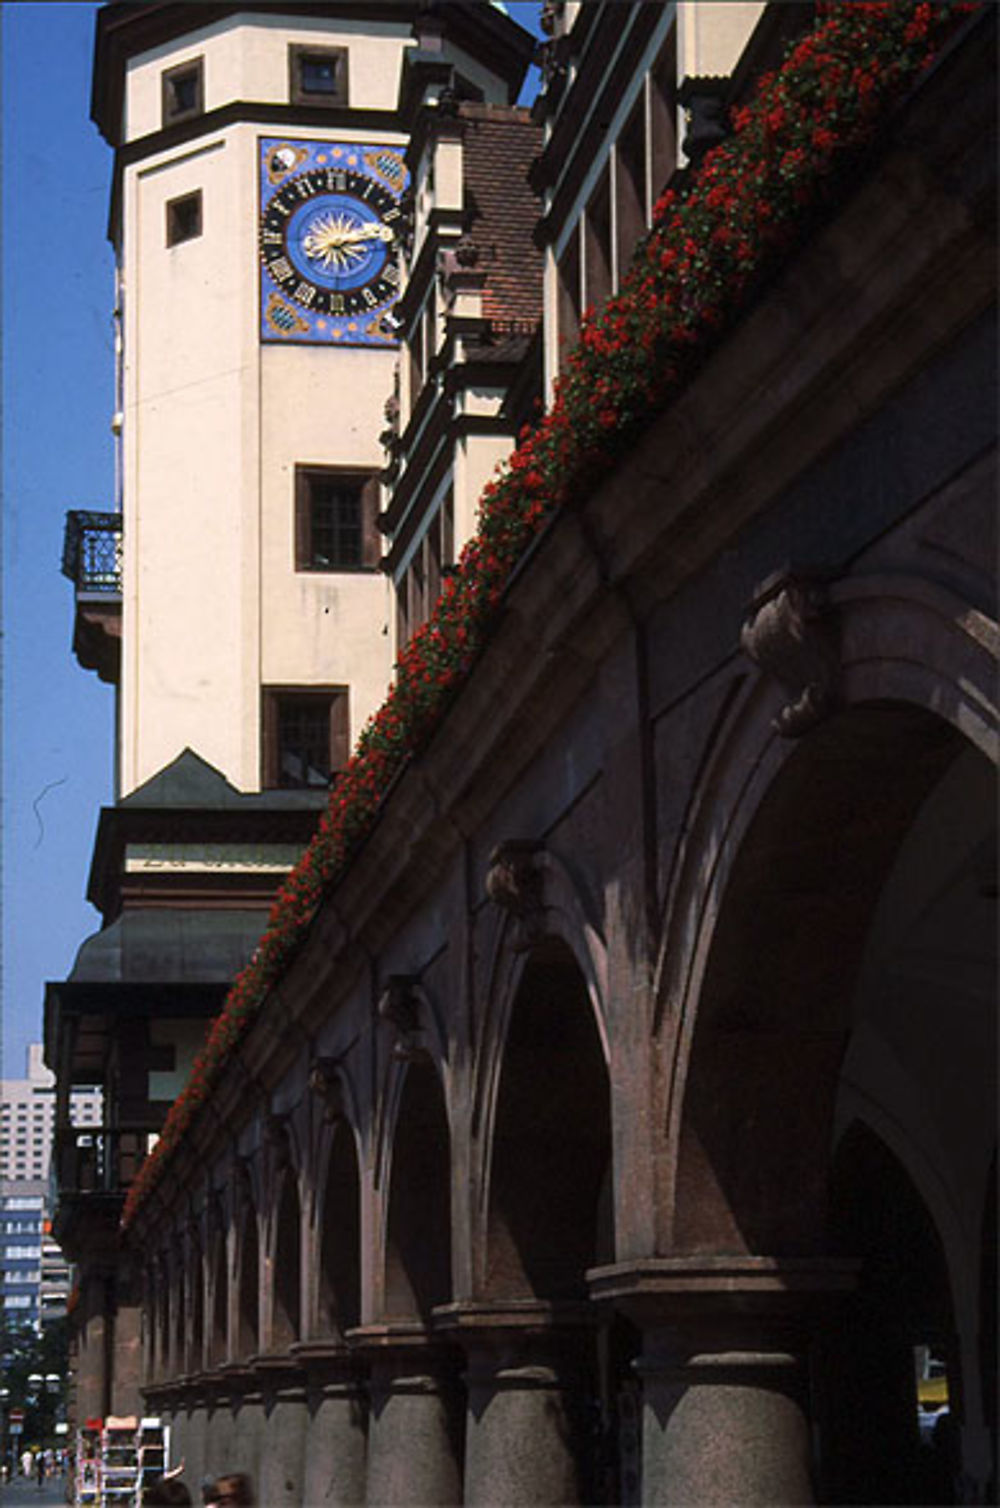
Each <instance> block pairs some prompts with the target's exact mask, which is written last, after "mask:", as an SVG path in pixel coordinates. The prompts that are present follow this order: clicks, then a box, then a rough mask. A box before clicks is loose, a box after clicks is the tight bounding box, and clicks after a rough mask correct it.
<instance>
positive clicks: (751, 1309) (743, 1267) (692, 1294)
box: [587, 1256, 860, 1329]
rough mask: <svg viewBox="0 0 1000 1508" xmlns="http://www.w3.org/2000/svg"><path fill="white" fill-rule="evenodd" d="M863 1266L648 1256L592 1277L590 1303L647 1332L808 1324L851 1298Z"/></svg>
mask: <svg viewBox="0 0 1000 1508" xmlns="http://www.w3.org/2000/svg"><path fill="white" fill-rule="evenodd" d="M859 1267H860V1263H859V1262H858V1261H857V1260H856V1259H854V1258H846V1257H754V1256H693V1257H642V1258H639V1259H637V1260H635V1261H631V1262H619V1263H615V1264H614V1265H613V1266H609V1267H593V1268H591V1269H590V1271H589V1272H588V1273H587V1281H588V1284H589V1286H590V1292H591V1297H592V1298H593V1299H595V1300H598V1301H603V1302H606V1303H611V1304H613V1305H614V1306H615V1307H616V1308H619V1309H621V1310H622V1311H623V1313H625V1314H627V1315H628V1317H629V1318H630V1319H632V1320H633V1321H634V1322H635V1323H636V1324H638V1325H639V1326H640V1327H641V1328H643V1329H648V1328H650V1327H653V1328H655V1327H657V1326H658V1325H683V1324H684V1322H685V1321H687V1320H690V1321H692V1322H694V1321H698V1322H701V1321H703V1320H705V1319H707V1318H709V1317H710V1316H713V1315H715V1316H719V1317H720V1318H721V1317H723V1316H726V1317H732V1318H736V1317H739V1316H746V1317H748V1318H752V1317H759V1318H760V1319H776V1320H778V1319H781V1318H783V1317H787V1318H788V1319H801V1318H802V1317H803V1316H805V1315H807V1314H808V1313H810V1312H811V1311H812V1310H814V1309H815V1308H817V1307H821V1306H822V1305H824V1304H825V1302H826V1301H828V1300H830V1299H834V1298H836V1297H838V1296H840V1295H842V1294H845V1293H850V1292H851V1291H852V1290H853V1288H854V1287H855V1284H856V1282H857V1275H858V1270H859Z"/></svg>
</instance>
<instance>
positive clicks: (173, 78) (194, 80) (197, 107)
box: [162, 58, 205, 126]
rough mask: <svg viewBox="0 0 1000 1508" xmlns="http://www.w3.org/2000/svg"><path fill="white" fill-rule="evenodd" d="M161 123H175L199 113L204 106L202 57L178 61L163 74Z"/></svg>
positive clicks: (169, 124)
mask: <svg viewBox="0 0 1000 1508" xmlns="http://www.w3.org/2000/svg"><path fill="white" fill-rule="evenodd" d="M162 101H163V124H164V125H165V126H172V125H175V124H176V123H177V122H178V121H182V120H191V119H192V118H193V117H194V116H196V115H201V113H202V111H203V110H204V108H205V68H204V59H203V58H193V59H192V60H191V62H189V63H179V64H178V65H177V67H176V68H168V69H167V70H166V72H165V73H164V74H163V95H162Z"/></svg>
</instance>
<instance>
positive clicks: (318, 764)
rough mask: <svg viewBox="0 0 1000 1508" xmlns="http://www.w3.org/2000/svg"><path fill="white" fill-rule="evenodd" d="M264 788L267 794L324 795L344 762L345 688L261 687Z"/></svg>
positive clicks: (346, 711) (346, 754) (346, 749)
mask: <svg viewBox="0 0 1000 1508" xmlns="http://www.w3.org/2000/svg"><path fill="white" fill-rule="evenodd" d="M262 710H263V756H264V758H263V766H264V768H263V783H264V786H265V788H267V789H271V790H274V789H281V790H324V789H325V788H326V787H327V786H329V784H330V782H331V780H332V778H333V776H334V775H336V774H337V772H338V771H339V770H341V769H343V767H344V765H345V764H346V763H347V756H348V740H349V725H348V699H347V690H346V688H344V687H322V688H318V689H313V688H309V689H308V690H307V689H302V688H294V689H293V688H286V689H278V688H273V687H266V688H265V689H264V693H263V709H262Z"/></svg>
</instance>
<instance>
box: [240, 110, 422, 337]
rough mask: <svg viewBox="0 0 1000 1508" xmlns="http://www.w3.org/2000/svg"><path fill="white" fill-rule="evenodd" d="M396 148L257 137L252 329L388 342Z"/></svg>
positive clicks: (402, 184)
mask: <svg viewBox="0 0 1000 1508" xmlns="http://www.w3.org/2000/svg"><path fill="white" fill-rule="evenodd" d="M407 182H408V175H407V172H406V168H405V166H404V163H403V154H402V149H400V148H396V147H386V146H366V145H364V144H363V143H359V142H330V141H290V140H281V139H276V138H272V139H266V140H263V141H261V143H260V201H261V211H260V226H259V230H258V244H259V251H260V263H261V273H260V321H261V323H260V333H261V339H262V340H265V341H280V342H282V343H284V344H289V343H295V342H306V343H308V344H311V345H340V346H391V345H395V343H396V333H395V331H396V326H395V322H394V320H393V318H392V306H393V304H394V303H395V301H396V299H397V297H398V295H399V258H398V241H397V237H398V234H399V231H400V228H401V222H402V212H401V210H400V204H399V201H400V197H401V195H402V193H403V191H404V190H405V188H406V185H407Z"/></svg>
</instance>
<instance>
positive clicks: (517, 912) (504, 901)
mask: <svg viewBox="0 0 1000 1508" xmlns="http://www.w3.org/2000/svg"><path fill="white" fill-rule="evenodd" d="M544 852H545V845H544V843H541V842H539V841H538V840H537V839H535V838H507V839H505V841H504V842H503V843H498V844H497V846H496V848H494V850H493V852H492V853H491V854H490V863H489V868H488V869H487V871H486V894H487V895H488V896H489V898H490V900H491V901H492V902H493V903H494V905H496V906H499V907H500V909H501V911H506V912H507V913H508V915H510V916H511V917H512V918H513V920H514V922H515V923H516V928H515V936H514V947H515V949H516V950H517V951H523V950H524V949H526V948H529V947H531V946H532V945H533V944H534V943H535V942H537V941H538V940H539V938H540V937H541V936H542V934H543V932H544V930H545V894H544V890H545V885H544V881H545V875H544V871H543V869H542V866H541V864H540V862H539V860H540V857H541V855H542V854H543V853H544Z"/></svg>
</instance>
